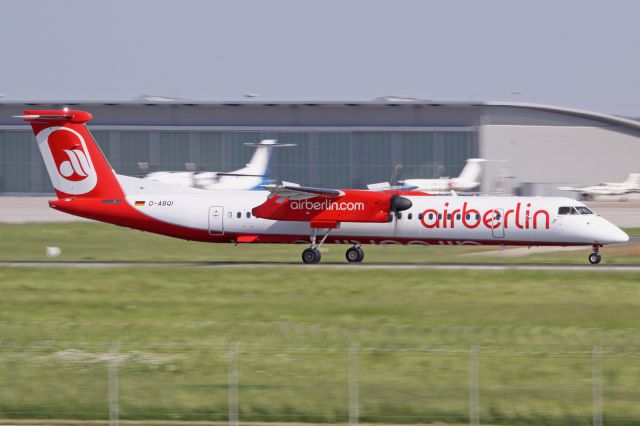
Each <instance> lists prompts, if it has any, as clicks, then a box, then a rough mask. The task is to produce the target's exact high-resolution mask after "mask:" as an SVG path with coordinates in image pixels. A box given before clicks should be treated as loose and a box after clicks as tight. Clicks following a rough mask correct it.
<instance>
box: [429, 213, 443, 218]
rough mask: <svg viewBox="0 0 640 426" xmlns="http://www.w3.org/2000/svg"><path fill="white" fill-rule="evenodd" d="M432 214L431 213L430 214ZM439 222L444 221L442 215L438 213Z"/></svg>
mask: <svg viewBox="0 0 640 426" xmlns="http://www.w3.org/2000/svg"><path fill="white" fill-rule="evenodd" d="M429 214H431V213H429ZM438 220H442V213H438Z"/></svg>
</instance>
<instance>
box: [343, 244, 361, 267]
mask: <svg viewBox="0 0 640 426" xmlns="http://www.w3.org/2000/svg"><path fill="white" fill-rule="evenodd" d="M345 257H346V258H347V262H349V263H355V262H358V263H359V262H362V261H363V260H364V250H362V247H360V244H354V245H353V247H349V248H348V249H347V253H346V254H345Z"/></svg>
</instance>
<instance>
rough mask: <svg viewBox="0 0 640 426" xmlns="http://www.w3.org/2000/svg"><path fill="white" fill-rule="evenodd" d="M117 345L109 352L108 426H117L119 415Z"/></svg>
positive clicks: (113, 345)
mask: <svg viewBox="0 0 640 426" xmlns="http://www.w3.org/2000/svg"><path fill="white" fill-rule="evenodd" d="M118 346H119V345H118V344H117V343H114V344H112V345H111V349H110V351H109V363H108V366H107V371H108V386H109V426H118V424H119V415H120V406H119V404H120V402H119V400H120V395H119V389H118Z"/></svg>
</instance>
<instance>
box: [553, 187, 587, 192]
mask: <svg viewBox="0 0 640 426" xmlns="http://www.w3.org/2000/svg"><path fill="white" fill-rule="evenodd" d="M558 189H559V190H560V191H573V192H580V191H582V190H581V189H580V188H576V187H575V186H559V187H558Z"/></svg>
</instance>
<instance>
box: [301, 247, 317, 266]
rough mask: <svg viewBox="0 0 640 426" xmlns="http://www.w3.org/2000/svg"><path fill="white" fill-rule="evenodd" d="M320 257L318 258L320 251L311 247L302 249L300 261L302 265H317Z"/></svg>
mask: <svg viewBox="0 0 640 426" xmlns="http://www.w3.org/2000/svg"><path fill="white" fill-rule="evenodd" d="M321 257H322V256H320V250H318V249H313V248H311V247H309V248H307V249H304V251H303V252H302V261H303V262H304V263H318V262H320V259H321Z"/></svg>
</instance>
